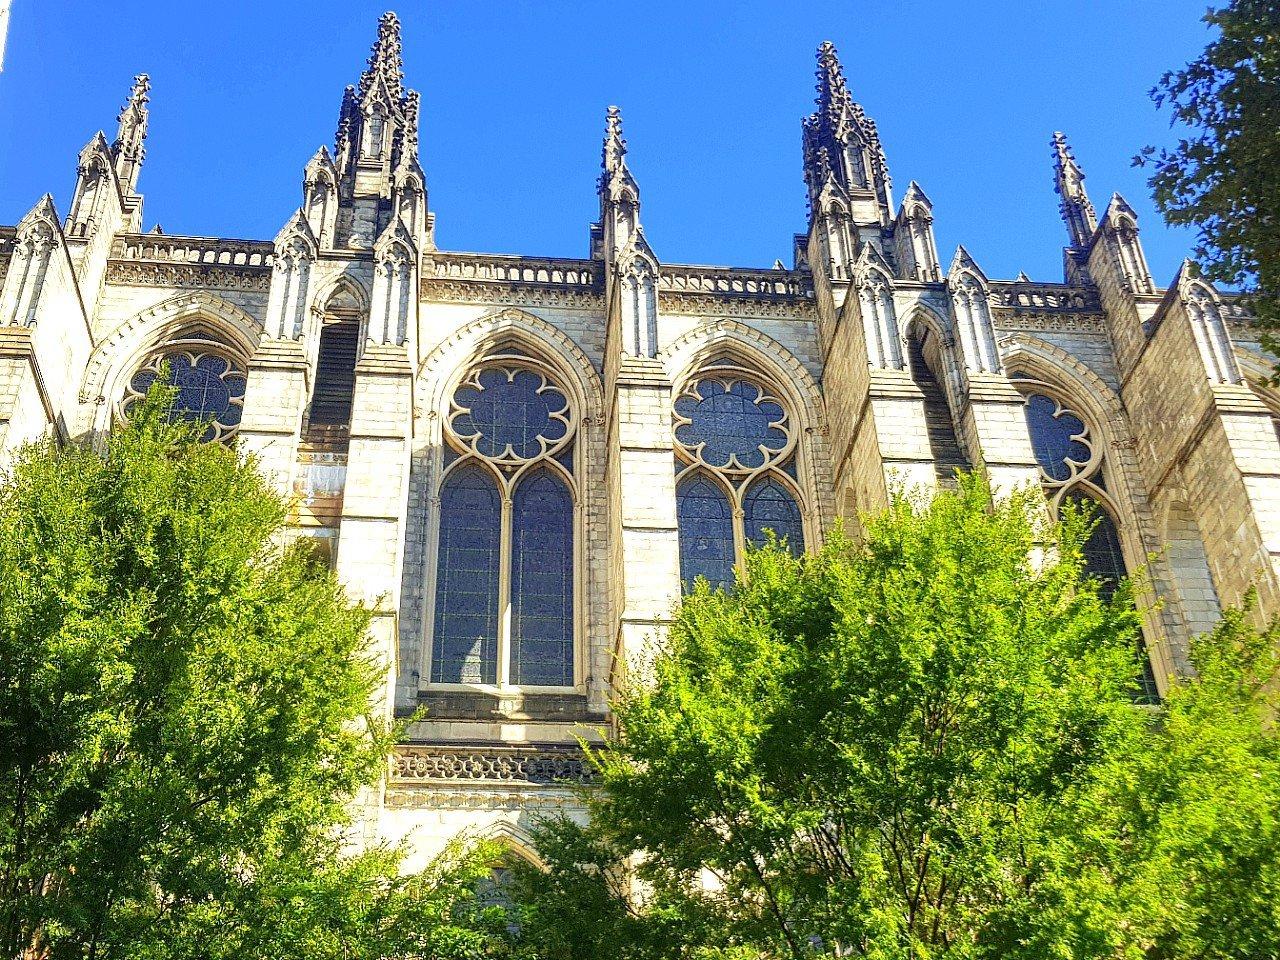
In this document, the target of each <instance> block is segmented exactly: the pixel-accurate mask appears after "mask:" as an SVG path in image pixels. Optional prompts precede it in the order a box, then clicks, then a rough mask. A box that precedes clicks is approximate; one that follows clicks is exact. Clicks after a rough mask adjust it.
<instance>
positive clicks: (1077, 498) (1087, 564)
mask: <svg viewBox="0 0 1280 960" xmlns="http://www.w3.org/2000/svg"><path fill="white" fill-rule="evenodd" d="M1069 499H1070V500H1071V501H1072V502H1074V503H1076V504H1080V505H1082V506H1084V507H1085V508H1087V509H1088V511H1089V515H1090V516H1091V517H1092V518H1093V521H1094V526H1093V530H1092V531H1091V532H1090V534H1089V539H1088V540H1086V541H1085V544H1084V572H1085V574H1086V575H1088V576H1090V577H1093V578H1095V579H1096V580H1097V581H1098V593H1099V594H1101V595H1102V596H1103V597H1106V598H1107V599H1110V598H1111V597H1112V596H1113V595H1114V594H1115V590H1116V586H1117V585H1118V584H1119V582H1120V581H1121V580H1122V579H1123V578H1125V577H1127V576H1128V575H1129V570H1128V567H1127V566H1126V565H1125V562H1124V548H1123V547H1122V546H1121V545H1120V531H1119V530H1117V529H1116V524H1115V521H1114V520H1112V519H1111V514H1110V513H1108V512H1107V511H1106V510H1105V509H1103V508H1102V507H1101V506H1100V505H1099V504H1098V503H1097V502H1096V501H1095V500H1093V499H1092V498H1090V497H1085V496H1082V495H1071V496H1069ZM1138 654H1139V656H1140V658H1141V660H1142V671H1141V675H1140V676H1139V677H1138V690H1137V695H1136V697H1135V699H1137V700H1138V701H1139V702H1141V703H1156V702H1158V701H1159V699H1160V688H1159V687H1157V686H1156V676H1155V671H1154V669H1152V666H1151V657H1150V655H1149V654H1148V653H1147V650H1146V646H1145V645H1144V644H1143V643H1142V642H1141V641H1139V643H1138Z"/></svg>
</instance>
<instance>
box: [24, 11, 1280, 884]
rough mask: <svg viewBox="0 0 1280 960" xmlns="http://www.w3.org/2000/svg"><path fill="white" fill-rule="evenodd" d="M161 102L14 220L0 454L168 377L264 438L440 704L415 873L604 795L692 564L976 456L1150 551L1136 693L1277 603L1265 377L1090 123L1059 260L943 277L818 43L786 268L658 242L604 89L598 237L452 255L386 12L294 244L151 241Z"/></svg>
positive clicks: (370, 833) (390, 688)
mask: <svg viewBox="0 0 1280 960" xmlns="http://www.w3.org/2000/svg"><path fill="white" fill-rule="evenodd" d="M797 70H798V71H799V70H800V65H797ZM149 88H150V84H149V81H148V79H147V78H146V77H145V76H140V77H138V78H137V80H136V82H135V84H134V86H133V89H132V92H131V93H130V94H129V97H128V101H127V103H126V104H125V106H124V108H123V110H122V112H121V113H120V116H119V118H118V128H117V132H116V135H115V138H114V139H108V138H107V137H106V136H105V135H104V134H102V133H97V134H95V135H94V136H93V137H92V138H91V139H90V140H89V142H88V143H87V144H86V146H85V147H84V149H83V150H82V151H81V153H80V155H79V158H78V160H77V162H76V171H75V174H76V181H75V184H76V185H75V192H74V195H73V197H72V200H71V203H70V206H69V208H68V209H66V210H58V209H57V208H56V207H55V205H54V202H53V200H52V198H51V197H50V196H48V195H46V196H45V197H44V198H43V199H41V200H39V201H38V202H37V203H36V204H35V206H34V207H33V208H32V209H31V211H30V212H29V213H28V214H27V215H26V216H25V217H23V218H22V220H21V221H20V222H19V223H18V224H17V226H11V227H0V458H5V459H7V458H10V457H11V456H12V453H13V451H14V449H15V448H16V447H18V446H19V445H21V444H23V443H25V442H27V441H30V440H33V439H36V438H38V437H42V436H46V435H53V436H56V437H59V438H63V439H67V440H72V439H77V438H85V437H90V438H92V437H94V436H99V435H101V434H102V433H103V432H105V431H107V430H109V429H111V427H112V425H113V424H114V423H118V422H120V420H121V419H122V418H126V417H128V415H129V411H130V408H131V406H132V405H133V404H135V403H136V402H137V400H138V398H139V397H141V396H142V395H143V394H144V393H145V392H146V390H147V387H148V386H149V385H150V384H151V383H152V382H153V381H154V380H155V379H156V378H157V377H158V376H160V375H161V371H162V370H167V371H168V376H169V377H170V378H171V379H172V380H173V381H174V382H175V383H176V385H177V386H178V387H179V390H180V393H179V399H178V401H177V403H178V405H179V408H180V409H181V411H182V412H183V413H184V414H185V415H187V416H189V417H191V418H193V419H199V420H200V421H201V422H203V423H204V424H205V426H206V429H205V434H204V436H205V437H206V438H207V440H208V441H209V442H226V443H232V444H235V445H236V446H237V448H238V449H239V450H241V451H244V452H246V453H249V454H252V455H253V456H254V457H256V459H257V462H258V464H259V465H260V467H261V469H262V470H263V471H264V472H265V474H266V475H267V476H268V477H270V478H271V479H272V481H273V482H274V483H275V484H277V485H278V488H279V490H280V491H281V493H282V494H284V495H286V496H287V497H288V498H289V500H290V503H291V504H292V508H291V509H292V512H291V516H290V536H291V537H296V538H309V543H310V544H311V545H312V546H313V547H314V549H315V550H316V551H317V553H318V554H319V555H321V556H323V557H324V558H327V560H328V562H329V563H330V564H331V565H332V567H333V569H334V570H335V571H336V574H337V576H338V577H339V579H340V580H341V581H342V583H343V584H344V585H345V587H346V589H347V590H348V591H349V593H350V595H351V596H352V597H353V598H356V599H360V600H362V601H364V602H365V603H367V604H368V605H370V606H371V607H372V608H373V609H374V611H375V616H374V620H373V623H372V627H371V631H370V642H371V643H372V644H373V645H374V649H375V650H376V652H377V653H378V655H379V656H380V657H381V658H382V659H383V660H384V661H385V664H386V685H385V689H384V691H383V692H382V694H381V695H380V700H381V702H380V704H379V708H380V709H382V710H384V711H385V714H386V715H387V716H388V717H390V716H400V717H407V716H410V715H414V714H415V712H416V711H421V713H420V718H419V719H415V720H414V721H413V722H412V723H411V724H410V725H409V726H408V727H407V730H406V734H405V737H404V739H403V741H402V742H401V744H400V745H399V747H398V748H397V751H396V753H395V756H394V758H393V760H392V763H391V766H390V769H389V772H388V775H387V777H386V780H385V783H384V784H383V785H382V787H381V788H380V789H379V790H378V791H376V792H375V793H376V795H372V796H370V797H367V798H365V799H364V800H363V801H362V804H361V808H362V816H361V823H362V825H363V828H364V830H365V831H366V835H367V837H368V839H370V840H372V839H376V838H379V837H381V838H386V839H389V840H402V839H403V840H406V841H407V842H408V844H409V845H410V848H411V849H412V851H413V855H412V859H411V863H412V864H421V863H422V862H423V861H424V860H425V859H426V858H428V857H430V856H432V855H433V854H434V853H435V852H436V851H438V850H439V849H440V848H441V847H442V845H443V844H444V843H445V842H446V841H447V840H448V839H449V838H451V837H453V836H455V835H456V834H458V833H459V832H460V831H463V830H468V831H470V832H471V833H472V834H473V835H478V836H489V837H493V838H496V839H500V840H501V841H503V842H505V843H507V844H508V845H509V846H510V847H511V848H512V850H513V851H515V852H518V853H520V854H522V855H524V856H527V857H529V858H531V859H533V860H534V861H535V862H536V860H537V853H536V851H535V850H533V849H531V845H530V844H529V842H528V836H529V827H530V824H532V823H533V822H535V821H536V820H537V819H538V818H540V817H543V816H545V815H546V814H548V813H555V812H564V813H567V814H569V815H574V814H575V812H580V811H581V800H580V790H579V787H580V785H581V784H582V783H584V782H589V781H590V779H591V771H590V769H589V768H588V766H587V765H586V764H585V762H584V759H583V756H582V753H581V751H580V749H579V747H578V744H579V737H583V736H585V737H591V736H596V735H598V732H599V731H600V730H602V729H607V726H608V723H609V710H608V704H609V699H610V691H611V689H612V688H613V686H614V685H615V684H616V683H617V681H618V679H619V677H620V675H621V673H622V671H624V670H625V669H626V667H627V665H628V664H630V663H635V662H636V661H637V659H640V658H643V657H645V656H646V652H647V651H649V650H651V649H652V645H653V644H655V643H657V642H660V641H661V638H662V636H663V631H664V629H665V627H666V625H667V624H668V622H669V621H670V618H671V616H672V613H673V609H674V608H675V605H676V604H677V603H678V600H679V597H680V595H681V592H682V590H683V589H684V588H685V586H686V585H687V584H689V583H690V582H692V581H693V580H694V579H695V578H696V577H699V576H701V577H705V578H706V579H707V580H709V581H711V582H712V583H713V584H714V583H730V582H732V580H733V577H734V571H735V569H737V568H738V566H739V565H740V563H741V561H742V558H743V553H744V551H745V549H746V548H747V546H748V545H749V544H752V543H755V542H759V541H761V540H762V539H764V538H765V537H766V536H767V533H766V532H767V531H773V532H774V533H776V534H777V535H778V536H779V537H782V538H784V539H785V544H786V545H787V546H788V547H789V548H790V549H792V550H794V551H803V550H812V549H814V548H815V547H816V546H817V545H818V544H820V543H821V542H822V540H823V537H824V536H825V535H827V534H828V533H829V532H830V531H831V530H832V528H833V525H834V524H835V522H836V520H837V518H839V517H845V518H849V522H850V523H855V524H856V517H857V516H858V515H859V514H860V513H866V512H874V511H876V510H878V509H880V508H882V507H883V506H884V505H885V504H886V503H887V502H888V498H889V497H890V495H891V492H892V491H893V490H895V489H916V490H928V489H930V488H935V487H937V486H940V485H947V484H950V483H953V482H954V476H955V471H956V470H957V469H971V468H974V467H976V466H979V465H981V466H984V467H985V469H986V470H987V472H988V474H989V476H990V477H991V479H992V483H993V485H994V487H995V489H996V490H997V492H1001V491H1009V490H1012V489H1013V488H1015V487H1019V486H1025V485H1031V484H1034V485H1038V486H1039V487H1040V488H1041V489H1043V492H1044V496H1045V499H1046V501H1047V503H1048V505H1049V507H1050V508H1051V509H1056V508H1058V507H1059V506H1060V505H1061V504H1062V503H1064V502H1067V501H1075V500H1080V499H1085V500H1088V501H1090V502H1092V503H1093V504H1096V505H1097V507H1098V510H1099V516H1100V522H1099V525H1098V527H1097V528H1096V530H1095V532H1094V534H1093V536H1092V539H1091V540H1090V542H1089V545H1088V551H1087V553H1088V562H1089V565H1090V568H1091V570H1092V571H1093V572H1094V573H1096V574H1098V575H1099V576H1101V577H1103V578H1112V577H1115V576H1117V575H1119V574H1122V573H1123V572H1125V571H1131V572H1133V571H1138V570H1140V569H1141V570H1143V571H1145V576H1144V577H1143V578H1142V580H1141V583H1142V587H1141V593H1142V597H1141V599H1142V602H1143V605H1144V607H1145V608H1147V610H1148V611H1149V612H1148V615H1147V617H1146V623H1145V627H1144V634H1145V635H1144V650H1145V653H1146V656H1147V658H1148V659H1149V668H1148V670H1147V671H1146V675H1145V677H1144V678H1143V682H1144V685H1145V688H1146V692H1147V695H1149V696H1152V697H1158V696H1159V694H1160V691H1161V690H1162V689H1164V688H1165V686H1166V685H1167V684H1168V683H1169V682H1170V678H1172V677H1175V676H1177V675H1178V674H1179V673H1181V672H1185V671H1186V670H1187V669H1188V665H1187V649H1188V641H1189V639H1190V638H1191V637H1192V636H1194V635H1195V634H1197V633H1200V632H1203V631H1205V630H1206V629H1209V628H1210V627H1212V625H1213V624H1214V622H1215V620H1216V619H1217V617H1218V615H1219V611H1220V609H1221V606H1222V605H1229V604H1236V603H1239V602H1240V601H1241V600H1242V598H1243V597H1244V596H1245V594H1246V592H1247V591H1248V590H1250V589H1251V588H1256V590H1257V594H1258V612H1259V614H1260V615H1271V614H1276V613H1280V436H1278V434H1277V422H1278V421H1277V418H1278V417H1280V393H1277V392H1276V391H1274V390H1273V389H1272V388H1270V387H1269V386H1267V385H1266V379H1267V377H1268V374H1269V372H1270V368H1271V364H1272V362H1273V358H1271V357H1268V356H1267V355H1266V354H1264V353H1263V351H1262V349H1261V348H1260V346H1259V344H1258V339H1257V335H1256V332H1255V331H1254V330H1252V329H1251V326H1250V323H1249V317H1248V315H1247V314H1246V312H1245V311H1244V310H1243V308H1242V307H1241V306H1240V305H1239V304H1238V303H1237V302H1236V300H1235V298H1234V297H1233V296H1231V295H1229V294H1226V293H1223V292H1221V291H1218V290H1216V289H1214V287H1213V286H1211V285H1210V284H1208V283H1206V282H1204V281H1203V280H1201V279H1199V278H1198V277H1197V275H1196V271H1195V270H1194V268H1193V266H1192V265H1191V264H1190V263H1187V264H1184V266H1183V267H1182V269H1180V270H1179V271H1178V273H1177V275H1176V276H1174V277H1172V278H1169V279H1168V284H1167V286H1159V285H1158V284H1157V282H1156V280H1155V278H1153V277H1152V275H1151V273H1150V271H1149V269H1148V267H1147V262H1146V259H1145V257H1144V254H1143V249H1142V243H1141V240H1140V235H1139V228H1138V222H1137V217H1136V215H1135V213H1134V211H1133V209H1132V208H1131V207H1130V206H1129V205H1128V204H1127V203H1126V202H1125V200H1124V199H1123V198H1122V197H1121V196H1120V195H1119V194H1113V195H1112V196H1111V198H1110V200H1108V201H1107V202H1106V204H1105V206H1104V207H1103V210H1102V213H1101V215H1099V214H1098V213H1097V208H1095V207H1094V206H1093V204H1092V203H1091V202H1090V199H1089V197H1088V195H1087V193H1086V191H1085V177H1084V173H1083V172H1082V170H1081V167H1080V164H1079V162H1078V161H1077V159H1076V158H1075V157H1074V156H1073V155H1072V152H1071V149H1070V147H1069V146H1068V144H1067V141H1066V139H1065V137H1063V135H1062V134H1054V135H1053V137H1052V141H1051V152H1050V154H1049V159H1050V160H1051V164H1052V165H1051V167H1050V164H1049V163H1046V171H1045V172H1046V187H1047V181H1048V180H1049V173H1050V170H1051V171H1052V179H1053V183H1054V187H1055V189H1056V191H1057V194H1058V196H1059V199H1060V206H1061V211H1062V219H1063V222H1064V224H1065V227H1066V246H1065V248H1064V250H1063V259H1062V264H1063V276H1062V278H1061V279H1060V280H1051V281H1050V280H1032V279H1030V278H1028V277H1026V276H1025V275H1019V276H1018V277H1016V278H1012V279H997V278H994V277H988V276H987V275H986V273H984V271H983V269H982V267H981V266H980V265H979V264H978V263H976V262H975V261H974V260H973V258H972V257H971V256H970V255H969V254H968V253H967V252H966V251H965V249H964V248H963V247H960V248H959V249H957V250H956V251H955V253H954V254H953V255H951V256H950V258H949V260H948V261H947V262H945V263H944V261H942V260H941V259H940V258H939V252H938V250H937V248H936V246H935V243H934V234H933V214H932V209H931V205H930V201H929V197H928V196H927V194H926V193H925V191H924V190H923V189H922V188H921V186H920V185H919V184H917V183H915V182H914V181H912V182H909V183H908V184H907V186H906V189H905V190H902V191H901V197H900V199H899V198H895V195H894V188H893V183H892V180H891V178H890V172H889V164H888V162H887V159H886V153H885V150H884V147H883V146H882V144H881V141H880V137H879V134H878V132H877V130H876V125H875V122H874V121H873V120H872V119H871V118H870V117H868V116H867V114H866V113H865V112H864V110H863V108H862V107H861V106H860V105H859V104H858V103H857V102H855V101H854V99H853V97H852V95H851V93H850V91H849V88H848V86H847V85H846V81H845V77H844V75H843V72H842V70H841V66H840V62H839V60H838V58H837V54H836V50H835V48H834V47H833V46H832V45H831V44H829V43H824V44H822V46H821V47H819V49H818V52H817V101H816V107H815V110H814V112H813V114H812V115H811V116H809V117H807V118H806V119H805V120H804V121H803V123H802V130H801V133H802V138H801V140H802V155H801V156H800V157H798V158H797V159H798V160H800V161H801V165H802V168H803V174H804V181H805V185H806V187H807V191H808V215H807V224H806V225H805V229H804V232H802V233H799V234H796V235H795V237H794V240H793V244H792V248H793V254H792V259H791V265H790V266H786V265H784V264H783V263H782V262H780V261H779V262H777V263H775V264H774V265H773V267H772V268H767V269H759V268H751V267H732V266H703V265H693V264H678V263H667V262H664V261H663V260H662V259H661V258H660V256H659V251H661V249H662V238H661V237H656V236H655V237H650V236H648V235H647V234H646V232H645V229H644V226H643V217H642V205H641V195H642V191H641V189H640V183H639V179H638V178H637V176H636V175H635V173H634V172H633V170H632V162H631V154H630V153H629V151H628V145H627V142H626V140H625V139H624V137H623V129H622V116H621V114H620V113H619V111H618V109H617V108H616V107H609V108H608V111H607V114H606V115H605V118H604V144H603V152H602V165H601V172H600V178H599V181H598V184H597V186H596V189H597V192H598V195H599V203H600V214H599V221H598V222H597V223H594V224H592V225H591V226H590V231H589V239H588V244H587V248H586V251H585V256H583V257H582V258H581V259H563V258H551V257H540V256H538V255H537V254H536V253H533V254H529V255H505V254H503V255H498V254H478V253H461V252H451V251H448V250H443V249H440V248H439V247H438V246H437V245H436V241H435V217H436V213H435V211H434V210H432V208H431V206H430V204H429V202H428V192H427V176H426V173H425V171H424V170H423V168H422V166H421V165H420V163H419V157H418V141H419V96H418V94H417V93H416V92H415V91H413V90H409V89H406V87H405V81H404V74H403V64H402V62H401V51H400V25H399V22H398V21H397V19H396V17H395V15H394V14H390V13H388V14H386V15H385V16H383V17H382V18H381V20H380V22H379V24H378V29H377V39H376V42H375V43H374V45H373V51H372V54H371V55H370V57H369V60H368V66H367V68H366V69H365V70H364V72H363V73H362V74H361V75H360V77H359V81H358V83H357V84H356V85H354V86H350V87H347V88H346V90H345V91H344V92H343V94H342V100H341V107H340V110H339V116H338V127H337V134H336V136H335V138H334V143H333V148H332V150H330V148H329V147H327V146H322V147H320V148H319V149H318V150H317V151H316V153H315V155H314V156H312V157H311V158H310V159H309V160H306V162H305V165H304V166H302V194H301V197H300V206H299V207H298V209H297V211H296V212H295V213H294V214H293V215H292V216H291V217H290V218H289V219H288V222H287V223H285V224H284V225H283V226H282V228H281V230H280V232H279V234H278V235H277V236H276V237H275V238H274V239H265V238H264V239H259V240H222V239H215V238H209V237H192V236H173V235H168V234H164V233H162V232H161V231H160V230H159V229H158V228H156V229H153V230H151V231H150V232H143V227H142V223H143V221H142V205H143V197H142V194H141V193H140V183H141V174H142V170H143V164H144V153H145V149H144V147H145V143H146V137H147V121H148V98H149V92H150V89H149ZM584 148H585V145H584ZM636 152H637V155H638V156H639V155H642V154H643V146H642V145H637V151H636ZM302 160H303V158H301V157H300V158H299V161H300V162H301V161H302ZM637 166H639V164H637ZM587 188H588V185H587V184H583V189H587ZM779 188H780V189H785V188H786V185H785V184H780V185H779ZM446 215H447V212H446ZM797 226H800V223H799V222H798V223H797ZM162 365H167V366H162Z"/></svg>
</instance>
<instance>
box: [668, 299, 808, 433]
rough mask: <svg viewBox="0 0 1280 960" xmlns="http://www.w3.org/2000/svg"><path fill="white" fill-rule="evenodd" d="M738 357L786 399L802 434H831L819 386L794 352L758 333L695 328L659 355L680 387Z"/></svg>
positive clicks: (720, 326)
mask: <svg viewBox="0 0 1280 960" xmlns="http://www.w3.org/2000/svg"><path fill="white" fill-rule="evenodd" d="M726 352H728V353H729V354H731V355H733V356H734V357H735V358H736V359H737V360H738V361H739V362H740V363H741V364H742V365H743V366H745V367H746V368H747V369H758V370H760V372H761V373H762V374H763V375H765V376H766V377H767V378H769V380H770V381H771V384H770V385H771V386H773V387H775V388H776V389H777V390H779V391H781V392H782V393H784V394H785V395H786V399H788V400H789V401H791V403H792V406H793V409H794V410H795V412H796V415H797V417H803V418H804V420H803V422H802V423H801V424H800V427H801V429H804V430H806V431H809V430H815V431H819V432H822V431H825V429H826V419H825V413H824V410H825V405H824V403H823V399H822V392H821V391H820V390H819V389H818V384H817V381H816V380H814V378H813V375H812V374H810V373H809V370H808V368H806V367H805V365H804V364H803V363H801V362H800V361H799V359H797V358H796V356H795V354H793V353H792V352H791V351H790V350H788V349H787V348H786V347H785V346H783V345H782V344H781V343H779V342H778V341H777V340H775V339H773V338H772V337H770V336H769V335H768V334H766V333H763V332H762V331H760V330H757V329H755V328H754V327H749V326H747V325H746V324H743V323H739V322H737V321H736V320H727V319H719V320H714V321H711V322H709V323H704V324H702V325H701V326H698V327H695V328H694V329H692V330H690V331H689V332H687V333H685V334H683V335H682V336H680V337H677V338H676V339H675V340H673V341H672V342H671V343H669V344H668V345H667V346H666V347H665V348H664V349H663V350H662V351H661V352H660V353H659V354H658V357H657V359H658V360H659V361H661V362H662V364H663V367H664V368H665V369H666V371H667V376H668V378H669V379H670V380H671V382H672V383H679V382H681V381H682V380H683V379H684V378H686V377H687V376H688V375H689V372H690V371H692V370H696V369H697V368H698V366H700V365H702V364H704V363H706V361H708V360H710V359H712V358H713V357H714V356H715V355H716V354H717V353H726Z"/></svg>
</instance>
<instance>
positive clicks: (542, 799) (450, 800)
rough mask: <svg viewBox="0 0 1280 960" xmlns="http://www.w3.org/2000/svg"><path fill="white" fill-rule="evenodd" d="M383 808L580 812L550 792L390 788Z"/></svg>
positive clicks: (565, 796) (563, 795) (570, 800)
mask: <svg viewBox="0 0 1280 960" xmlns="http://www.w3.org/2000/svg"><path fill="white" fill-rule="evenodd" d="M384 804H385V806H386V807H388V808H390V809H402V810H432V811H435V810H535V811H543V812H549V813H556V812H560V811H564V810H567V809H570V808H580V807H581V806H582V801H581V800H579V799H578V798H577V797H575V796H573V795H572V794H570V793H567V792H563V791H558V790H556V791H551V790H421V789H413V788H410V789H408V790H405V789H400V788H397V787H394V786H392V787H389V788H388V789H387V792H386V797H385V800H384Z"/></svg>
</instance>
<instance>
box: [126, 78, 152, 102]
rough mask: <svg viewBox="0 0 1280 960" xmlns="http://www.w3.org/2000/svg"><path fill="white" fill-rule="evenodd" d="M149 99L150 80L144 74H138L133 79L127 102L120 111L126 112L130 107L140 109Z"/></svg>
mask: <svg viewBox="0 0 1280 960" xmlns="http://www.w3.org/2000/svg"><path fill="white" fill-rule="evenodd" d="M150 99H151V78H150V77H149V76H147V75H146V74H145V73H140V74H138V75H137V76H136V77H134V78H133V88H132V89H131V90H130V91H129V102H128V103H126V104H125V105H124V106H123V107H122V108H121V110H122V111H123V110H128V109H129V108H130V107H138V108H141V107H143V106H145V105H146V103H147V101H149V100H150Z"/></svg>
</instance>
